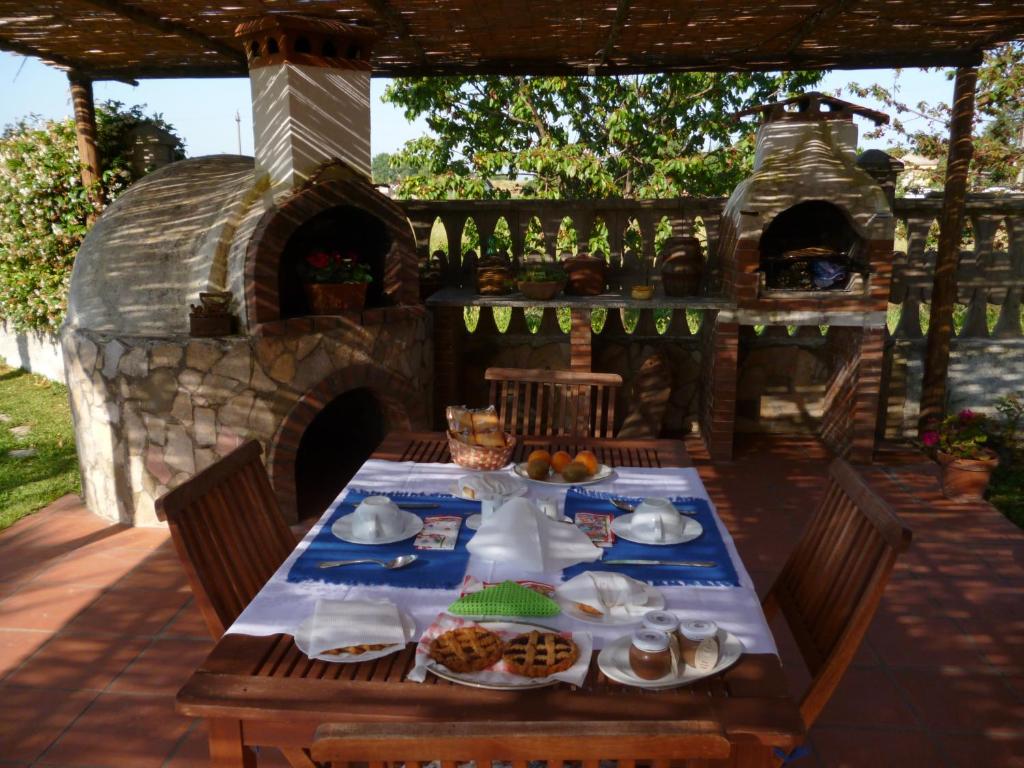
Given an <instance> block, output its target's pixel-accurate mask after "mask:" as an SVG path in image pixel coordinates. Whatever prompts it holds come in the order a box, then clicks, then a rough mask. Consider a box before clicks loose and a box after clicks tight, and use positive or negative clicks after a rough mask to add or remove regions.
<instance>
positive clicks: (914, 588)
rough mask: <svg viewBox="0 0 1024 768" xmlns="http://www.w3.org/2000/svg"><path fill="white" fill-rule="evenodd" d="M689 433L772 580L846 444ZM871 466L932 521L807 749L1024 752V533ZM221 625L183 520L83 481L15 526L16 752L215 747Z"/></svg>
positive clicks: (737, 528)
mask: <svg viewBox="0 0 1024 768" xmlns="http://www.w3.org/2000/svg"><path fill="white" fill-rule="evenodd" d="M688 447H689V448H690V450H691V453H692V454H693V456H694V459H695V461H696V462H697V464H698V467H699V469H700V472H701V474H702V476H703V477H704V481H705V483H706V484H707V487H708V490H709V492H710V493H711V496H712V498H713V499H714V500H715V501H716V503H717V504H718V507H719V510H720V512H721V514H722V516H723V518H724V519H725V521H726V523H727V524H728V525H729V528H730V530H731V531H732V532H733V535H734V537H735V539H736V541H737V544H738V546H739V549H740V552H741V554H742V555H743V558H744V561H745V562H746V564H747V567H748V568H749V569H750V571H751V573H752V575H753V577H754V579H755V581H756V582H757V584H758V587H759V589H761V590H762V591H764V590H765V589H767V587H768V586H769V583H770V580H771V578H772V576H773V574H774V573H775V572H777V570H778V569H779V568H780V567H781V565H782V562H783V560H784V559H785V557H786V555H787V554H788V552H789V551H790V549H791V548H792V546H793V542H794V541H795V539H796V537H797V536H798V535H799V533H800V530H801V528H802V526H803V524H804V522H805V521H806V519H807V517H808V515H809V514H810V513H811V511H812V510H813V509H814V506H815V504H816V503H817V501H818V498H819V497H820V494H821V492H822V490H823V478H824V475H825V472H826V469H827V464H828V454H827V452H826V451H825V449H824V448H823V447H822V446H821V445H820V444H819V443H817V442H816V441H814V440H811V439H803V438H780V437H759V438H752V439H748V440H745V441H744V442H743V444H742V446H741V448H740V450H739V451H738V453H737V459H736V461H734V462H733V463H731V464H717V465H712V464H710V463H709V462H708V461H707V458H706V456H705V455H704V454H703V451H702V450H701V447H700V445H699V443H697V442H696V441H694V440H691V441H690V442H689V443H688ZM865 472H866V474H867V476H868V477H869V479H870V481H871V483H872V484H873V485H874V486H875V487H876V488H877V489H878V490H879V491H880V492H881V493H882V494H883V495H884V496H885V497H886V498H888V499H889V500H890V502H891V503H892V504H893V505H894V506H895V508H896V509H897V510H898V511H899V513H900V514H901V515H902V516H903V517H904V519H905V520H906V522H907V523H908V524H909V525H910V526H911V527H912V528H913V529H914V536H915V540H914V544H913V545H912V547H911V549H910V551H909V552H908V553H907V554H906V556H905V557H904V558H903V560H902V561H901V562H900V564H899V565H898V567H897V570H896V572H895V574H894V576H893V578H892V581H891V582H890V584H889V587H888V590H887V591H886V595H885V598H884V600H883V603H882V606H881V608H880V610H879V612H878V615H877V616H876V618H875V621H874V623H873V624H872V626H871V629H870V630H869V633H868V637H867V641H866V643H865V645H864V647H863V648H862V649H861V651H860V653H859V655H858V656H857V658H856V660H855V662H854V664H853V666H852V668H851V669H850V671H849V672H848V674H847V675H846V677H845V679H844V680H843V682H842V684H841V686H840V688H839V690H838V692H837V694H836V696H835V697H834V699H833V700H832V702H831V703H830V704H829V706H828V707H827V708H826V710H825V711H824V713H823V714H822V716H821V718H820V720H819V721H818V723H817V725H816V726H815V727H814V729H813V730H812V731H811V734H810V745H811V747H812V750H813V751H812V753H811V754H810V755H809V756H808V757H806V758H803V759H801V760H800V761H798V762H796V763H795V765H797V766H808V767H810V766H817V767H818V768H839V767H841V766H851V767H852V766H871V768H882V767H885V766H899V767H900V768H910V767H912V766H927V767H928V768H932V767H933V766H945V767H946V768H953V767H954V766H959V767H966V766H972V768H973V767H976V766H992V767H993V768H996V767H1000V768H1001V767H1003V766H1005V767H1010V766H1013V767H1014V768H1024V600H1022V599H1021V595H1022V594H1024V591H1022V590H1024V534H1022V532H1021V531H1020V530H1019V529H1017V528H1016V527H1015V526H1013V525H1012V524H1011V523H1009V522H1008V521H1007V520H1006V519H1005V518H1003V517H1002V515H1000V514H999V513H998V512H996V511H995V510H994V509H992V508H991V507H990V506H988V505H987V504H954V503H951V502H948V501H946V500H945V499H943V498H942V497H941V495H940V493H939V489H938V482H937V470H936V467H935V466H934V465H933V464H931V463H930V462H927V461H924V460H923V459H922V458H921V456H920V455H918V454H914V453H911V452H907V451H905V450H902V449H899V448H896V447H885V448H883V449H882V450H881V451H879V454H878V457H877V462H876V464H875V465H874V466H872V467H870V468H867V469H866V470H865ZM775 629H776V636H777V639H778V641H779V645H780V648H781V653H782V656H783V661H784V663H785V665H786V668H787V670H788V671H789V672H790V675H791V678H792V680H793V684H794V686H795V689H796V690H797V691H800V690H802V688H803V685H804V683H805V681H806V679H807V677H806V672H805V671H803V670H802V667H801V666H800V664H799V661H798V659H799V656H798V655H797V653H796V651H795V645H794V644H793V642H792V638H790V637H789V636H788V633H786V632H785V631H783V629H782V627H781V625H779V626H777V627H775ZM211 645H212V643H211V642H210V640H209V638H208V637H207V636H206V629H205V627H204V625H203V623H202V621H201V619H200V617H199V614H198V612H197V611H196V609H195V608H194V606H193V602H192V599H191V597H190V594H189V590H188V587H187V585H186V582H185V578H184V575H183V574H182V572H181V567H180V565H179V563H178V561H177V558H176V556H175V554H174V552H173V548H172V546H171V543H170V541H169V540H168V536H167V533H166V532H165V531H163V530H156V529H138V528H136V529H132V528H126V527H124V526H118V525H109V524H106V523H104V522H103V521H101V520H99V519H98V518H96V517H94V516H92V515H91V514H89V513H88V512H87V511H86V510H85V509H84V507H83V506H82V504H81V503H80V501H79V500H78V499H77V498H75V497H70V496H69V497H65V498H62V499H60V500H58V501H56V502H54V503H53V504H51V505H50V506H49V507H47V508H46V509H45V510H42V511H41V512H39V513H37V514H35V515H32V516H31V517H29V518H27V519H25V520H22V521H21V522H19V523H17V524H16V525H14V526H13V527H11V528H10V529H8V530H7V531H5V532H4V533H2V534H0V766H29V765H33V766H35V765H39V766H79V767H82V768H85V767H91V768H99V767H100V766H111V767H112V768H122V767H124V766H131V767H134V766H139V767H140V768H144V767H146V766H154V768H159V767H160V766H165V767H167V768H172V767H173V768H183V767H184V766H205V765H206V741H205V733H204V730H203V727H202V724H201V723H198V722H194V721H191V720H189V719H187V718H183V717H180V716H178V715H176V714H175V713H174V703H173V697H174V692H175V691H176V690H177V689H178V688H179V687H180V685H181V684H182V683H183V682H184V681H185V679H186V678H187V676H188V674H189V673H190V672H191V670H192V669H193V668H194V667H195V666H196V665H197V664H198V663H199V662H200V661H201V660H202V658H203V657H204V655H205V654H206V653H207V652H208V650H209V649H210V647H211ZM259 762H260V765H261V766H280V765H286V763H285V762H284V761H283V759H282V758H281V757H280V755H278V754H276V753H274V752H271V751H267V752H264V753H263V754H261V755H260V761H259Z"/></svg>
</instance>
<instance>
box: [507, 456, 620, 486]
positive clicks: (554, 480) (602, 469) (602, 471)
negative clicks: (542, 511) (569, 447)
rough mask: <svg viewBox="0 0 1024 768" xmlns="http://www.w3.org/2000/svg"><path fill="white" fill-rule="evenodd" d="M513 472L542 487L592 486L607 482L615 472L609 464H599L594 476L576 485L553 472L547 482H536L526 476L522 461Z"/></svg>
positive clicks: (513, 468)
mask: <svg viewBox="0 0 1024 768" xmlns="http://www.w3.org/2000/svg"><path fill="white" fill-rule="evenodd" d="M512 471H513V472H515V473H516V474H517V475H519V476H520V477H525V478H526V479H527V480H529V481H530V482H531V483H541V484H542V485H592V484H593V483H600V482H601V481H602V480H607V479H608V478H609V477H611V476H612V474H613V472H614V470H613V469H612V468H611V467H609V466H608V465H607V464H598V465H597V472H595V473H594V474H592V475H591V476H590V477H588V478H586V479H585V480H577V481H576V482H575V483H570V482H569V481H568V480H565V479H563V478H562V476H561V475H560V474H558V473H557V472H552V473H551V474H550V475H549V476H548V479H547V480H534V479H533V478H532V477H530V476H529V475H528V474H526V462H525V461H521V462H519V463H518V464H516V465H515V466H514V467H512Z"/></svg>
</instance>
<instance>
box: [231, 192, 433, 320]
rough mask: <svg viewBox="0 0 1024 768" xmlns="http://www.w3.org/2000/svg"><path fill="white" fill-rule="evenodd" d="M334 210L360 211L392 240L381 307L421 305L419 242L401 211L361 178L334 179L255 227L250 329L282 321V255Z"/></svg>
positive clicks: (248, 260)
mask: <svg viewBox="0 0 1024 768" xmlns="http://www.w3.org/2000/svg"><path fill="white" fill-rule="evenodd" d="M331 210H338V211H348V212H353V211H355V212H360V213H362V214H365V215H368V216H371V217H373V218H375V219H376V220H378V221H379V222H380V223H381V224H382V225H383V227H384V229H385V230H386V232H387V239H388V241H389V244H388V247H387V250H386V253H385V254H384V257H383V261H384V266H383V271H382V275H381V283H382V284H381V286H380V293H381V296H382V300H383V303H384V304H416V303H418V302H419V269H418V265H417V260H416V244H415V240H414V239H413V235H412V228H411V227H410V225H409V221H408V219H407V218H406V217H405V214H404V213H403V211H402V209H401V208H399V207H398V206H397V205H396V204H395V203H394V201H392V200H390V199H389V198H387V197H385V196H384V195H382V194H381V193H380V192H378V191H377V190H376V189H374V188H373V187H372V186H370V185H369V184H368V183H366V182H365V181H363V180H361V179H357V178H336V179H329V180H325V181H319V182H316V183H312V184H310V185H308V186H306V187H304V188H302V189H300V190H298V191H297V192H295V193H294V194H293V195H291V196H290V197H288V198H287V199H285V200H284V201H283V202H281V203H280V204H279V205H277V206H275V207H273V208H271V209H270V210H268V211H267V212H266V213H264V214H263V217H262V218H261V219H260V221H259V223H258V224H257V225H256V229H255V230H254V232H253V236H252V238H251V239H250V241H249V244H248V246H247V248H246V255H245V305H246V312H247V315H248V320H249V324H250V326H252V325H260V324H267V323H277V322H280V321H282V319H283V318H282V300H281V280H280V270H281V267H282V256H283V255H284V254H285V251H286V247H287V246H288V244H289V241H290V240H291V239H292V236H293V235H294V234H295V233H296V232H297V231H299V230H300V229H301V228H302V227H303V226H304V225H305V224H307V223H309V222H311V221H313V220H314V219H316V218H317V217H318V216H322V215H323V214H325V212H329V211H331ZM339 247H342V248H343V247H344V243H339Z"/></svg>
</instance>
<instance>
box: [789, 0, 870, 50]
mask: <svg viewBox="0 0 1024 768" xmlns="http://www.w3.org/2000/svg"><path fill="white" fill-rule="evenodd" d="M855 2H856V0H833V2H830V3H826V4H825V5H824V6H822V7H821V8H819V9H818V10H816V11H815V12H814V13H812V14H811V15H809V16H808V17H807V18H806V19H804V21H803V22H802V23H801V24H800V26H799V27H797V29H796V32H795V33H794V34H793V36H792V37H791V38H790V40H789V44H788V45H787V46H786V53H787V54H791V53H793V52H794V51H796V49H797V48H799V47H800V45H801V44H802V43H803V42H804V40H806V39H807V38H808V37H809V36H810V35H811V33H812V32H814V31H815V30H816V29H819V28H820V27H821V26H822V25H824V24H831V23H832V22H833V21H834V20H835V19H836V17H838V16H839V15H840V14H841V13H842V12H843V11H846V10H848V9H849V7H850V6H851V5H853V4H854V3H855Z"/></svg>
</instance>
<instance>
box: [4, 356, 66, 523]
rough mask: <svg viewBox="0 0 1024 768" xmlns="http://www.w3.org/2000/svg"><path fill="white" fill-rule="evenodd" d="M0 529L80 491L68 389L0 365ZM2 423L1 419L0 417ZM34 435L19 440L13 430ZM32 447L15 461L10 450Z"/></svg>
mask: <svg viewBox="0 0 1024 768" xmlns="http://www.w3.org/2000/svg"><path fill="white" fill-rule="evenodd" d="M0 414H6V415H7V416H10V421H3V422H0V530H3V529H4V528H6V527H7V526H9V525H11V524H12V523H14V522H15V521H17V520H20V519H21V518H23V517H25V515H28V514H31V513H32V512H35V511H36V510H37V509H40V508H42V507H45V506H46V505H47V504H49V503H50V502H51V501H53V500H54V499H57V498H59V497H61V496H63V495H65V494H67V493H77V492H78V491H79V490H80V487H79V478H78V460H77V458H76V456H75V435H74V430H73V429H72V426H71V409H70V407H69V406H68V391H67V388H66V387H64V386H62V385H60V384H54V383H53V382H50V381H47V380H46V379H44V378H42V377H40V376H34V375H32V374H31V373H26V372H25V371H20V370H14V369H11V368H7V367H4V366H2V365H0ZM0 418H2V417H0ZM23 425H27V426H29V427H31V428H32V431H31V432H30V433H29V434H28V436H27V437H25V438H23V439H18V438H17V437H15V436H14V435H13V434H12V433H11V428H12V427H19V426H23ZM20 448H34V449H36V451H38V453H37V454H36V455H35V456H33V457H31V458H26V459H16V458H12V457H11V456H10V455H9V453H8V452H9V451H13V450H17V449H20Z"/></svg>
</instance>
